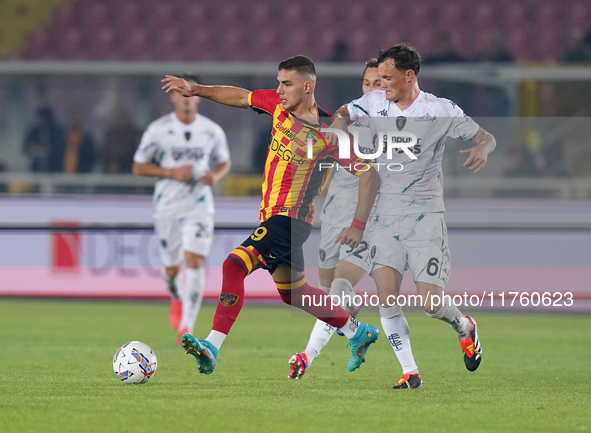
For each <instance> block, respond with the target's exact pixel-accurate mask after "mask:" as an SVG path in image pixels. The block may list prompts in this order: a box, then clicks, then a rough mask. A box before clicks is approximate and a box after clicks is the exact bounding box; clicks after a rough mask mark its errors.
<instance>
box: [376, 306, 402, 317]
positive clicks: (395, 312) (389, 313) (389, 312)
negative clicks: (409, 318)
mask: <svg viewBox="0 0 591 433" xmlns="http://www.w3.org/2000/svg"><path fill="white" fill-rule="evenodd" d="M378 309H379V310H380V317H383V318H384V319H393V318H394V317H396V316H399V315H400V314H402V307H401V306H400V305H393V306H392V307H382V306H381V305H380V306H379V307H378Z"/></svg>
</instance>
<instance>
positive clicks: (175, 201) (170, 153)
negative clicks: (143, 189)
mask: <svg viewBox="0 0 591 433" xmlns="http://www.w3.org/2000/svg"><path fill="white" fill-rule="evenodd" d="M229 159H230V153H229V151H228V142H227V140H226V135H225V134H224V131H223V130H222V128H221V127H220V126H219V125H218V124H217V123H215V122H213V121H212V120H210V119H208V118H207V117H205V116H203V115H201V114H197V115H196V117H195V120H194V121H193V123H191V124H190V125H187V124H184V123H182V122H181V121H180V120H178V118H177V117H176V114H175V113H170V114H167V115H165V116H162V117H161V118H159V119H157V120H155V121H154V122H152V123H150V125H148V128H147V129H146V132H144V135H143V136H142V140H141V142H140V145H139V147H138V149H137V150H136V152H135V155H134V157H133V160H134V161H135V162H138V163H140V164H150V163H151V164H156V165H158V166H160V167H162V168H176V167H181V166H184V165H188V164H190V165H192V167H193V178H192V179H191V180H190V181H189V182H180V181H178V180H176V179H171V178H163V179H160V180H158V182H156V186H155V188H154V216H155V217H166V216H188V215H190V214H191V213H192V212H193V213H194V212H203V206H199V207H197V206H196V204H197V203H208V205H207V207H206V209H207V212H209V213H213V211H214V208H213V197H212V192H211V187H210V186H209V185H206V184H205V183H204V182H203V181H201V178H202V177H203V175H204V174H205V172H206V171H207V170H209V168H210V167H209V164H210V161H211V162H212V163H213V164H221V163H223V162H226V161H228V160H229ZM199 209H200V210H199Z"/></svg>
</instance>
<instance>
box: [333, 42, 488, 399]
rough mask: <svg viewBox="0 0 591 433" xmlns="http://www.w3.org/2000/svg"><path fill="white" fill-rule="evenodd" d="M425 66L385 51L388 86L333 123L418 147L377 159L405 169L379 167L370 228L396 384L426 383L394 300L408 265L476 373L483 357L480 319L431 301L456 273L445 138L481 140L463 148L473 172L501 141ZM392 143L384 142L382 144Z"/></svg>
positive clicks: (430, 311) (426, 305) (425, 302)
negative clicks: (423, 83)
mask: <svg viewBox="0 0 591 433" xmlns="http://www.w3.org/2000/svg"><path fill="white" fill-rule="evenodd" d="M420 64H421V58H420V56H419V54H418V52H417V51H416V50H415V49H414V48H413V47H411V46H410V45H408V44H405V43H401V44H397V45H394V46H392V47H390V48H388V49H387V50H385V51H381V52H380V54H379V56H378V73H379V76H380V79H381V86H382V90H383V91H381V92H372V93H369V94H366V95H364V96H362V97H361V98H359V99H357V100H355V101H353V102H351V103H349V104H348V105H345V106H343V107H341V108H340V109H339V111H338V117H337V120H336V121H335V125H333V127H337V126H338V127H340V128H341V129H346V124H347V123H349V122H354V121H359V122H362V123H364V124H367V123H369V125H370V128H371V131H372V135H375V134H378V131H402V132H404V133H405V134H408V133H411V134H414V135H415V136H416V137H417V142H416V144H414V145H413V146H409V147H407V148H405V150H406V151H407V152H411V151H412V154H413V155H414V156H415V158H412V157H411V156H410V155H408V154H407V153H406V152H404V151H403V149H402V148H401V147H400V146H398V148H397V149H396V150H395V151H394V152H392V157H391V158H390V159H388V157H387V153H386V152H383V153H382V155H381V156H379V157H378V158H377V163H384V164H389V163H398V164H402V165H403V167H404V168H403V170H401V171H396V172H394V171H389V170H385V169H384V170H380V171H379V174H380V180H381V181H380V195H379V199H378V201H377V208H376V216H375V218H374V219H373V221H372V222H371V225H370V230H369V234H370V241H371V244H372V248H375V249H376V253H375V256H374V257H373V263H372V277H373V279H374V281H375V282H376V286H377V289H378V296H379V298H380V303H381V306H380V308H379V310H380V316H381V322H382V327H383V329H384V332H385V333H386V335H387V337H388V340H389V341H390V344H391V345H392V348H393V349H394V353H395V354H396V356H397V357H398V361H399V362H400V364H401V366H402V370H403V376H402V378H401V379H400V381H399V382H398V384H397V385H395V386H394V388H395V389H400V388H422V386H423V384H422V379H421V377H420V375H419V369H418V367H417V365H416V363H415V361H414V357H413V355H412V350H411V346H410V337H409V329H408V323H407V321H406V318H405V317H404V314H403V312H402V308H401V307H400V305H397V304H396V303H395V302H393V299H396V297H398V295H399V293H400V285H401V282H402V275H403V274H404V271H405V270H406V269H407V268H410V270H411V272H412V273H413V278H414V281H415V283H416V288H417V293H418V294H419V295H420V296H421V298H422V307H423V309H424V310H425V313H426V314H427V315H428V316H429V317H432V318H435V319H440V320H443V321H444V322H446V323H448V324H449V325H450V326H451V327H452V328H453V329H454V331H456V333H457V334H458V337H459V339H460V346H461V348H462V351H463V352H464V363H465V366H466V368H467V369H468V370H469V371H474V370H476V369H477V368H478V366H479V365H480V362H481V360H482V358H481V356H482V348H481V346H480V342H479V340H478V334H477V328H476V321H475V320H474V319H472V318H471V317H470V316H464V315H463V314H462V313H461V312H460V311H459V310H458V308H457V307H456V306H455V305H454V304H453V303H450V302H445V303H444V302H439V303H435V302H433V300H434V298H433V296H438V297H439V299H441V297H442V293H443V289H444V288H445V286H446V284H447V281H448V278H449V272H450V254H449V248H448V241H447V228H446V225H445V221H444V218H443V216H444V212H445V207H444V205H443V194H442V188H441V182H440V177H439V176H440V173H441V162H442V159H443V150H444V147H445V140H446V137H453V138H462V139H464V140H472V142H474V143H475V144H476V146H474V147H471V148H469V149H465V150H461V151H460V153H464V154H468V155H469V156H468V159H467V160H466V162H465V163H464V166H465V167H468V168H469V169H471V170H474V172H475V173H478V172H479V171H480V170H481V169H482V168H483V167H484V165H485V164H486V161H487V157H488V155H489V154H490V153H491V152H492V151H493V150H494V148H495V147H496V141H495V138H494V137H493V136H492V135H491V134H489V133H488V132H486V131H485V130H484V129H482V128H480V127H479V125H478V124H477V123H476V122H474V121H473V120H472V119H471V118H470V117H468V116H466V115H465V114H464V112H463V111H462V110H461V109H460V108H459V107H458V106H457V105H456V104H455V103H453V102H452V101H450V100H448V99H443V98H437V97H435V96H433V95H431V94H429V93H425V92H422V91H421V90H420V89H419V85H418V81H417V75H418V73H419V69H420ZM388 120H390V122H389V123H390V124H388ZM392 121H395V123H394V122H392ZM386 137H388V136H387V135H386ZM327 138H328V139H329V140H331V139H333V137H330V136H329V137H327ZM396 143H398V141H397V142H396ZM388 144H389V143H388V142H387V140H386V143H384V146H385V147H387V145H388Z"/></svg>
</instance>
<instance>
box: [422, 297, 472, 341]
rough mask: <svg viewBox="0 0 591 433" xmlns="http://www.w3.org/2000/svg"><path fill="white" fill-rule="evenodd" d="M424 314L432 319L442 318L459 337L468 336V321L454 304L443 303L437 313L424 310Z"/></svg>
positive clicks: (464, 337)
mask: <svg viewBox="0 0 591 433" xmlns="http://www.w3.org/2000/svg"><path fill="white" fill-rule="evenodd" d="M425 314H426V315H427V316H429V317H432V318H433V319H439V320H443V321H444V322H445V323H447V324H448V325H449V326H451V327H452V328H453V330H454V331H456V333H457V334H458V335H459V336H460V338H461V339H466V338H468V337H469V336H470V321H469V320H468V319H466V316H464V315H463V314H462V313H461V312H460V310H458V307H456V306H455V305H443V306H441V308H440V309H439V311H438V312H437V313H435V314H430V313H427V312H426V313H425Z"/></svg>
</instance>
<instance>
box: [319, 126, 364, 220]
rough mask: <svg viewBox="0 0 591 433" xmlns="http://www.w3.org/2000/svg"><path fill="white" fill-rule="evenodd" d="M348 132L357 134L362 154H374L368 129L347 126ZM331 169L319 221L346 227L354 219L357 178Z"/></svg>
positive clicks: (342, 169) (346, 172)
mask: <svg viewBox="0 0 591 433" xmlns="http://www.w3.org/2000/svg"><path fill="white" fill-rule="evenodd" d="M349 132H351V133H353V132H357V133H358V134H359V149H360V151H361V152H363V153H372V152H374V150H373V147H372V144H371V134H370V130H369V128H368V127H365V126H362V125H361V124H359V123H353V124H352V125H351V126H349ZM336 165H337V164H335V168H333V169H332V170H333V175H332V179H331V181H330V185H329V187H328V191H327V192H326V200H325V201H324V206H323V207H322V214H321V216H320V220H321V221H322V222H328V223H330V224H332V225H333V226H335V227H348V226H349V225H351V222H352V221H353V218H354V217H355V210H356V209H357V202H358V199H359V196H358V194H359V176H355V175H354V174H351V173H349V172H348V171H347V170H345V169H344V168H342V167H339V169H338V170H337V169H336Z"/></svg>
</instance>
